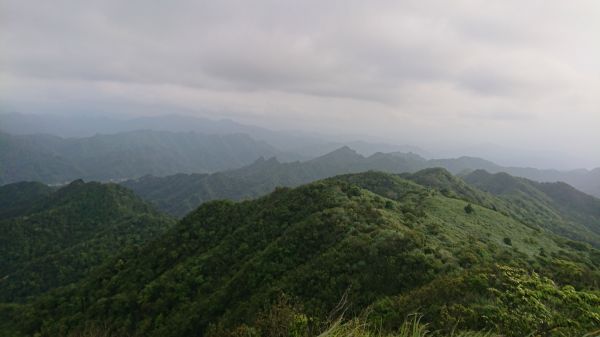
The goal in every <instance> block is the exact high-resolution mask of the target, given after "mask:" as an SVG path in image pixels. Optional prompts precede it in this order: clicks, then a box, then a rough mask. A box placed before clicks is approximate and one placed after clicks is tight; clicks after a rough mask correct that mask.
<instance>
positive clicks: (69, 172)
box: [0, 130, 298, 184]
mask: <svg viewBox="0 0 600 337" xmlns="http://www.w3.org/2000/svg"><path fill="white" fill-rule="evenodd" d="M261 156H267V157H270V156H277V157H279V158H283V159H284V160H285V159H297V158H298V157H294V156H293V155H288V154H286V153H284V152H282V151H280V150H278V149H276V148H274V147H273V146H271V145H269V144H267V143H265V142H262V141H256V140H254V139H252V138H250V137H248V136H246V135H243V134H230V135H204V134H198V133H194V132H167V131H148V130H146V131H131V132H124V133H118V134H112V135H96V136H92V137H86V138H61V137H57V136H50V135H12V134H8V133H2V132H0V184H7V183H13V182H18V181H39V182H44V183H50V184H60V183H64V182H69V181H71V180H75V179H80V178H82V179H86V180H100V181H108V180H122V179H127V178H135V177H140V176H143V175H146V174H153V175H168V174H175V173H192V172H215V171H221V170H227V169H233V168H237V167H241V166H244V165H248V164H250V163H252V162H253V161H254V160H256V158H258V157H261Z"/></svg>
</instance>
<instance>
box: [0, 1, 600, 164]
mask: <svg viewBox="0 0 600 337" xmlns="http://www.w3.org/2000/svg"><path fill="white" fill-rule="evenodd" d="M599 31H600V3H599V2H596V1H592V0H588V1H578V2H560V1H531V2H520V1H503V2H501V3H500V2H498V3H490V2H484V1H457V2H452V3H446V2H439V1H402V2H397V1H375V2H360V1H344V2H327V3H322V2H316V1H305V2H301V3H298V2H286V1H258V2H253V3H252V5H251V6H250V5H249V4H248V3H245V2H239V1H219V2H210V3H209V2H195V1H174V2H169V3H163V4H157V3H147V2H140V1H130V2H126V3H124V2H120V1H101V2H100V1H92V2H85V3H79V2H76V1H68V0H60V1H53V2H37V3H36V2H15V1H7V0H0V50H1V51H0V112H19V113H28V114H32V113H35V114H60V115H67V116H69V115H71V116H73V115H78V116H82V115H100V116H111V117H114V116H119V117H121V118H134V117H136V116H157V115H164V114H170V113H176V114H184V115H188V116H201V117H208V118H212V119H223V118H228V119H232V120H235V121H237V122H240V123H245V124H251V125H258V126H261V127H265V128H269V129H275V130H300V131H306V132H315V133H323V134H330V135H359V136H364V137H365V139H367V138H369V139H380V140H382V141H383V140H384V141H387V142H392V143H394V144H399V145H412V146H418V147H422V148H424V149H426V150H429V151H440V152H444V151H445V153H451V152H452V151H454V152H455V153H456V155H460V154H465V155H469V154H470V153H468V152H469V149H471V151H472V153H473V154H475V153H476V152H478V151H479V152H481V151H485V147H484V145H486V144H487V145H489V144H494V146H495V147H497V148H500V149H505V150H502V151H501V150H498V149H496V150H494V151H497V152H498V153H500V152H506V153H509V154H510V153H511V151H512V152H513V153H514V157H515V158H513V160H515V161H517V159H518V158H520V157H522V158H521V159H518V160H521V161H522V162H525V161H526V160H530V161H532V162H535V161H536V160H537V159H535V158H534V157H535V155H539V156H540V157H547V156H558V157H560V158H554V160H555V161H556V164H555V166H556V167H558V164H560V163H561V162H562V161H565V163H564V165H563V166H562V167H558V168H576V167H586V168H593V167H598V166H600V147H599V146H598V144H600V132H598V131H597V129H599V128H600V111H599V110H600V109H599V108H600V95H598V89H599V88H600V62H598V60H599V59H600V44H599V43H598V42H597V41H596V40H597V36H596V35H597V32H599ZM442 147H445V148H442ZM479 147H482V148H481V149H477V148H479ZM477 155H479V156H482V157H484V158H490V157H492V158H490V159H494V158H493V157H494V156H496V157H497V156H498V154H492V156H487V157H486V156H483V155H481V154H480V153H477ZM510 159H511V158H507V159H506V160H510ZM496 160H497V159H496ZM537 162H539V163H541V162H542V160H541V159H540V160H537ZM501 164H507V163H506V162H504V163H502V162H501ZM508 164H510V163H508ZM532 166H534V165H532ZM537 166H538V167H548V166H547V165H545V164H544V165H541V164H540V165H537Z"/></svg>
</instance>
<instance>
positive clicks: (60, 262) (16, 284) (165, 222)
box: [0, 180, 173, 302]
mask: <svg viewBox="0 0 600 337" xmlns="http://www.w3.org/2000/svg"><path fill="white" fill-rule="evenodd" d="M10 196H13V198H10ZM0 199H2V201H3V202H2V206H1V207H0V214H3V216H2V218H0V232H1V235H0V302H11V301H22V300H24V299H25V298H27V297H30V296H35V295H38V294H40V293H43V292H45V291H47V290H49V289H52V288H55V287H58V286H62V285H66V284H69V283H72V282H75V281H77V280H79V279H80V278H81V277H82V276H83V275H86V274H88V273H89V271H90V270H91V269H92V268H93V267H95V266H98V265H100V264H101V263H103V262H104V261H105V260H106V259H107V258H108V257H110V256H112V255H114V254H116V253H117V252H119V251H120V250H122V249H123V248H125V247H128V246H130V245H139V244H143V243H144V242H146V241H147V240H149V239H150V238H153V237H156V236H158V235H159V234H161V233H162V232H164V231H165V230H166V229H167V228H168V227H170V226H171V224H172V223H173V221H172V220H171V219H170V218H168V217H166V216H164V215H161V214H159V213H157V212H156V211H155V210H153V208H152V207H151V206H149V205H148V204H146V203H145V202H143V201H141V200H140V199H139V198H137V197H136V196H135V195H134V194H133V193H132V192H131V191H129V190H126V189H125V188H123V187H120V186H118V185H104V184H99V183H84V182H83V181H81V180H77V181H74V182H72V183H71V184H69V185H68V186H66V187H64V188H61V189H59V190H56V191H55V192H54V191H52V190H51V189H50V188H48V187H47V186H45V185H42V184H39V183H18V184H12V185H6V186H2V187H0ZM9 201H10V202H9ZM9 215H10V216H9Z"/></svg>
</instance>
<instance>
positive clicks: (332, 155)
mask: <svg viewBox="0 0 600 337" xmlns="http://www.w3.org/2000/svg"><path fill="white" fill-rule="evenodd" d="M324 158H327V159H336V160H340V159H345V160H348V159H350V160H360V159H364V158H365V157H363V156H361V155H360V154H359V153H358V152H356V151H355V150H353V149H351V148H350V147H348V146H347V145H344V146H342V147H340V148H339V149H337V150H334V151H332V152H329V153H328V154H325V155H323V156H321V157H319V158H317V159H324Z"/></svg>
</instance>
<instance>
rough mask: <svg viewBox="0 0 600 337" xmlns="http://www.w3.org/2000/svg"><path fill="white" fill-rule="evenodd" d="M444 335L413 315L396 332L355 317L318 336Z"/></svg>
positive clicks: (471, 336)
mask: <svg viewBox="0 0 600 337" xmlns="http://www.w3.org/2000/svg"><path fill="white" fill-rule="evenodd" d="M434 336H435V337H442V335H440V334H434V333H432V332H430V331H429V330H428V329H427V324H423V323H421V317H420V316H418V315H413V316H412V318H410V319H409V320H407V321H406V322H405V323H404V324H403V325H402V327H401V328H400V329H399V330H398V331H396V332H383V331H382V330H381V329H378V328H373V327H372V326H369V325H368V324H367V323H365V322H364V320H361V319H360V318H354V319H351V320H349V321H346V322H342V320H341V319H338V320H337V321H335V322H334V323H333V324H331V326H330V327H329V328H328V329H327V330H326V331H324V332H323V333H321V334H320V335H319V336H318V337H434ZM447 337H501V336H498V335H495V334H492V333H489V332H487V333H486V332H460V333H452V334H450V335H447Z"/></svg>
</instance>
